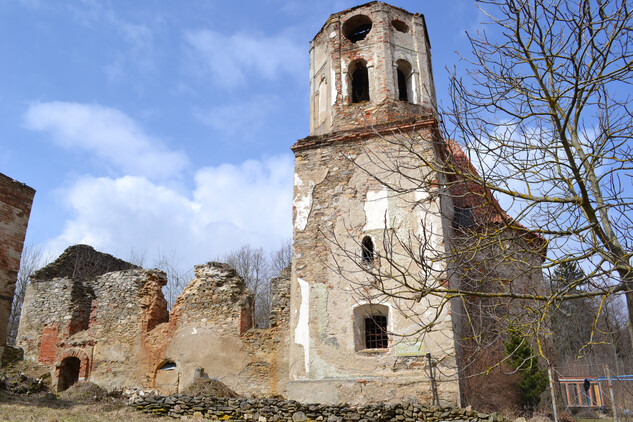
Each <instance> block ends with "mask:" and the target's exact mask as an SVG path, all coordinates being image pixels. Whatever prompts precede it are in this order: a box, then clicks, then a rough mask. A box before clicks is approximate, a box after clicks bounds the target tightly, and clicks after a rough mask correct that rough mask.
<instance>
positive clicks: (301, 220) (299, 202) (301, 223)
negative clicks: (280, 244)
mask: <svg viewBox="0 0 633 422" xmlns="http://www.w3.org/2000/svg"><path fill="white" fill-rule="evenodd" d="M294 183H295V187H296V188H297V195H296V196H295V197H294V199H293V201H292V205H293V206H294V207H295V210H296V217H295V229H296V230H299V231H303V230H305V228H306V225H307V224H308V217H309V216H310V210H312V192H313V191H314V186H315V183H314V181H312V180H310V181H309V182H308V186H307V188H306V187H303V189H301V187H302V186H303V180H301V178H300V177H299V175H298V174H297V173H295V177H294Z"/></svg>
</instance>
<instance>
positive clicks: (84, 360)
mask: <svg viewBox="0 0 633 422" xmlns="http://www.w3.org/2000/svg"><path fill="white" fill-rule="evenodd" d="M70 357H74V358H77V359H79V362H80V366H79V378H78V381H88V380H89V376H90V359H89V358H88V354H87V353H86V352H85V351H84V350H83V349H76V348H73V349H66V350H64V351H63V352H62V353H61V354H60V355H59V356H58V357H57V360H56V364H55V375H54V377H53V379H54V381H55V384H56V385H58V383H59V377H60V375H61V371H62V362H63V361H64V359H66V358H70Z"/></svg>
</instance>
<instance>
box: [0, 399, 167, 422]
mask: <svg viewBox="0 0 633 422" xmlns="http://www.w3.org/2000/svg"><path fill="white" fill-rule="evenodd" d="M168 420H169V421H173V420H174V419H172V418H170V417H155V416H152V415H148V414H145V413H141V412H139V411H137V410H134V409H133V408H131V407H129V406H126V405H125V404H124V403H123V402H121V401H118V400H114V399H111V400H109V401H106V402H101V403H90V404H84V403H78V402H70V401H64V400H60V399H57V400H50V399H46V398H44V396H43V395H38V396H26V397H24V396H13V395H9V394H6V393H4V392H0V421H2V422H4V421H41V422H126V421H154V422H156V421H168Z"/></svg>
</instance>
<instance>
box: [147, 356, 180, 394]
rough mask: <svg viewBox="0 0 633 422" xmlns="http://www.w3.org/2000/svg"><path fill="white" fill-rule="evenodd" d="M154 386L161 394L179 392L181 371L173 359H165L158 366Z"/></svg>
mask: <svg viewBox="0 0 633 422" xmlns="http://www.w3.org/2000/svg"><path fill="white" fill-rule="evenodd" d="M152 387H153V388H156V389H157V390H158V391H160V392H161V394H167V395H169V394H178V392H179V388H180V371H179V370H178V365H176V362H174V361H173V360H164V361H163V362H162V363H161V364H159V365H158V366H157V367H156V372H155V373H154V382H153V384H152Z"/></svg>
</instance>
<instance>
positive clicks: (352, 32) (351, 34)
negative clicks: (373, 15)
mask: <svg viewBox="0 0 633 422" xmlns="http://www.w3.org/2000/svg"><path fill="white" fill-rule="evenodd" d="M371 27H372V22H371V19H369V17H368V16H365V15H356V16H353V17H351V18H349V19H348V20H347V21H346V22H345V23H344V24H343V35H345V38H347V39H348V40H350V41H351V42H353V43H355V42H356V41H360V40H363V39H365V37H367V34H369V31H371Z"/></svg>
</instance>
